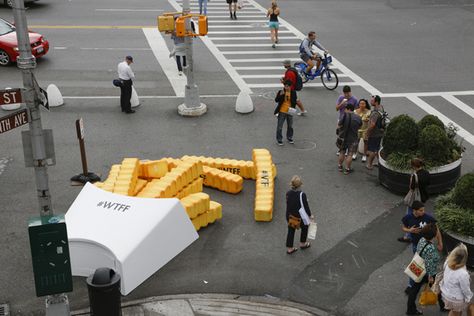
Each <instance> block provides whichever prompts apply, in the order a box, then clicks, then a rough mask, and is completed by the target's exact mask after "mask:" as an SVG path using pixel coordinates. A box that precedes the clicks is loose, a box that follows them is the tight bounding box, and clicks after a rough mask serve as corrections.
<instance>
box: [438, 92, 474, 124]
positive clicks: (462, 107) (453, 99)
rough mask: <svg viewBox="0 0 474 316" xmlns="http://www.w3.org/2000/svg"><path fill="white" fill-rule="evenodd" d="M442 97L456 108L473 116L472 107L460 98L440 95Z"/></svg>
mask: <svg viewBox="0 0 474 316" xmlns="http://www.w3.org/2000/svg"><path fill="white" fill-rule="evenodd" d="M442 97H443V98H444V99H445V100H447V101H449V102H451V103H452V104H453V105H454V106H455V107H457V108H458V109H460V110H461V111H463V112H464V113H466V114H467V115H469V116H470V117H472V118H474V109H473V108H471V107H470V106H469V105H467V104H466V103H464V102H462V101H461V100H459V99H458V98H456V97H454V96H452V95H442Z"/></svg>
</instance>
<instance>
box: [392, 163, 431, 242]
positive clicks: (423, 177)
mask: <svg viewBox="0 0 474 316" xmlns="http://www.w3.org/2000/svg"><path fill="white" fill-rule="evenodd" d="M424 165H425V164H424V163H423V160H421V159H420V158H413V159H412V160H411V168H412V170H413V173H412V174H411V176H410V184H409V187H408V189H409V190H410V191H414V190H419V192H420V200H421V202H423V203H426V201H427V200H428V197H429V195H428V185H429V184H430V173H429V172H428V171H426V170H425V169H424ZM412 212H413V210H412V208H411V206H410V205H408V206H407V214H410V213H412ZM398 241H400V242H411V240H410V236H409V234H408V233H405V235H404V236H403V237H400V238H398Z"/></svg>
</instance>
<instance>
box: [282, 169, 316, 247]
mask: <svg viewBox="0 0 474 316" xmlns="http://www.w3.org/2000/svg"><path fill="white" fill-rule="evenodd" d="M302 184H303V182H302V181H301V178H300V176H293V178H291V183H290V186H291V190H289V191H288V192H286V221H287V222H288V235H287V237H286V247H287V250H286V253H287V254H289V255H291V254H292V253H294V252H295V251H297V250H298V248H295V247H293V241H294V238H295V230H296V229H300V228H301V236H300V243H301V244H300V248H301V249H307V248H309V247H310V246H311V244H310V243H309V242H308V241H306V238H307V237H308V226H309V222H308V221H309V219H313V218H314V217H313V215H311V210H310V209H309V205H308V200H307V199H306V194H305V193H304V192H303V191H301V185H302ZM302 207H304V211H305V213H306V216H304V215H305V214H303V217H305V218H306V223H305V218H302V216H301V214H300V212H299V209H300V208H302Z"/></svg>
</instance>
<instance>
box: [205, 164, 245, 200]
mask: <svg viewBox="0 0 474 316" xmlns="http://www.w3.org/2000/svg"><path fill="white" fill-rule="evenodd" d="M202 171H203V173H202V174H201V177H202V178H203V179H204V185H205V186H208V187H212V188H215V189H218V190H220V191H224V192H229V193H233V194H236V193H239V192H240V191H242V188H243V183H244V179H243V178H242V177H241V176H239V175H236V174H233V173H230V172H227V171H223V170H220V169H216V168H211V167H208V166H203V167H202Z"/></svg>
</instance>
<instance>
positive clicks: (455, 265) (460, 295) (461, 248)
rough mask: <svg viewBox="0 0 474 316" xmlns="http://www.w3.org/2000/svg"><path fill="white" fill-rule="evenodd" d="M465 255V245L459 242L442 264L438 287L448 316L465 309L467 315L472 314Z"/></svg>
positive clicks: (458, 315) (472, 306)
mask: <svg viewBox="0 0 474 316" xmlns="http://www.w3.org/2000/svg"><path fill="white" fill-rule="evenodd" d="M467 255H468V253H467V248H466V245H464V244H462V243H461V244H459V245H458V246H457V247H456V248H454V249H453V250H452V251H451V253H450V254H449V255H448V257H447V258H446V262H445V264H444V273H443V279H442V281H441V283H440V289H441V296H442V299H443V302H444V303H445V305H446V306H445V309H446V310H449V316H461V315H462V312H463V311H464V310H466V309H467V314H468V315H471V316H472V315H474V304H473V302H472V291H471V284H470V283H471V282H470V276H469V272H468V271H467V269H466V262H467Z"/></svg>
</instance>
